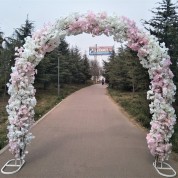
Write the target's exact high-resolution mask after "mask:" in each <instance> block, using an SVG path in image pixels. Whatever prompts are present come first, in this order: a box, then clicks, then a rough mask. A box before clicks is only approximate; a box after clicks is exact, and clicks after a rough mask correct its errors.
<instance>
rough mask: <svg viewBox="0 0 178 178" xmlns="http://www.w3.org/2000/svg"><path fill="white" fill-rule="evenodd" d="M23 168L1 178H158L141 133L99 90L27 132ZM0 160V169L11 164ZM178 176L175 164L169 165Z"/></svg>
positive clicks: (72, 99)
mask: <svg viewBox="0 0 178 178" xmlns="http://www.w3.org/2000/svg"><path fill="white" fill-rule="evenodd" d="M32 132H33V134H34V135H35V136H36V139H34V140H33V141H32V143H31V145H30V146H29V147H28V150H29V154H28V155H27V156H26V164H25V166H24V167H23V168H22V170H21V171H20V172H18V173H16V174H14V175H10V176H9V175H3V174H1V173H0V178H9V177H11V178H160V177H161V176H159V175H158V174H157V173H156V171H155V170H154V168H153V166H152V162H153V157H152V156H151V155H150V153H149V151H148V149H147V145H146V140H145V136H146V133H145V131H143V130H142V129H140V128H139V127H137V126H135V125H134V124H133V123H131V122H130V121H129V120H128V119H127V117H126V116H125V115H124V114H123V113H122V112H121V111H120V109H119V107H118V106H117V105H116V104H115V103H114V102H113V101H112V100H111V99H110V97H109V96H108V95H107V94H106V89H105V87H104V86H102V85H99V84H98V85H93V86H90V87H87V88H84V89H82V90H80V91H78V92H75V93H74V94H72V95H70V96H69V97H67V99H65V100H64V101H63V102H62V103H61V104H60V105H59V106H58V107H57V108H56V109H55V110H53V112H51V113H50V114H48V115H47V116H46V117H45V118H44V119H43V120H42V121H41V122H39V123H38V124H37V125H36V126H35V127H33V129H32ZM11 158H12V156H11V154H10V153H9V152H8V151H5V152H4V153H3V154H1V155H0V167H2V166H3V164H4V163H5V162H6V161H7V160H9V159H11ZM170 163H171V165H172V166H173V167H174V168H176V170H177V172H178V162H175V161H173V160H170Z"/></svg>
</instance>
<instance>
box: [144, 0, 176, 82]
mask: <svg viewBox="0 0 178 178" xmlns="http://www.w3.org/2000/svg"><path fill="white" fill-rule="evenodd" d="M158 4H159V6H158V7H157V8H155V10H152V11H151V12H152V13H153V14H154V17H153V18H152V19H150V20H149V21H144V24H145V28H146V29H147V30H148V31H150V33H151V34H152V35H155V36H156V37H157V38H158V40H159V42H160V43H162V42H164V43H165V45H166V47H167V48H169V51H168V52H169V55H170V56H171V61H172V65H171V69H172V71H173V73H174V75H175V76H176V78H175V80H176V81H177V80H178V75H177V74H178V73H177V69H178V67H177V62H178V61H177V59H178V14H177V12H176V10H177V6H176V4H174V3H172V2H171V0H162V2H159V3H158Z"/></svg>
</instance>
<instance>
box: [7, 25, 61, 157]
mask: <svg viewBox="0 0 178 178" xmlns="http://www.w3.org/2000/svg"><path fill="white" fill-rule="evenodd" d="M63 37H64V35H61V34H60V32H59V31H58V30H57V29H56V28H54V26H52V25H50V24H49V25H46V26H44V28H43V29H41V30H38V31H37V32H36V33H34V34H33V36H32V37H27V38H26V39H25V44H24V45H23V47H21V48H17V47H16V48H15V50H16V53H15V55H16V56H17V57H16V58H15V66H14V67H12V73H11V78H10V80H9V83H8V84H7V86H8V93H9V95H10V99H9V101H8V105H7V107H6V110H7V112H8V114H9V116H8V120H9V125H8V130H9V133H8V138H9V147H10V151H11V152H12V154H14V156H15V157H16V158H21V159H23V158H24V157H25V153H27V152H25V148H26V145H27V144H28V143H30V141H31V139H33V138H34V136H33V135H32V134H31V133H29V129H30V127H31V125H32V124H33V123H34V114H35V113H34V107H35V105H36V99H35V89H34V87H33V83H34V80H35V73H36V72H37V71H36V70H35V67H36V65H38V63H39V62H40V61H41V60H42V59H43V57H44V55H45V53H46V52H50V51H52V50H53V49H54V48H56V47H57V46H58V45H59V43H60V39H61V38H63Z"/></svg>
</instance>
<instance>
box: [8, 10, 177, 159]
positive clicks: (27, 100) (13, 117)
mask: <svg viewBox="0 0 178 178" xmlns="http://www.w3.org/2000/svg"><path fill="white" fill-rule="evenodd" d="M81 33H89V34H92V35H93V36H98V35H101V34H105V35H106V36H112V37H113V39H114V40H115V41H117V42H119V41H126V42H127V45H128V47H130V48H131V49H132V50H134V51H137V52H138V57H139V60H140V63H141V64H142V66H143V67H144V68H147V69H148V73H149V77H150V79H151V83H150V86H149V91H148V92H147V99H149V100H151V104H150V105H149V106H150V113H151V114H152V121H151V130H150V132H149V134H148V135H147V137H146V139H147V143H148V148H149V149H150V152H151V154H152V155H153V156H154V157H155V158H156V160H158V161H159V162H163V161H164V160H166V159H168V157H169V154H170V153H171V147H172V144H171V143H170V138H171V136H172V134H173V132H174V129H173V126H174V124H175V123H176V115H175V112H174V109H173V107H172V102H173V101H174V95H175V91H176V86H175V85H174V83H173V80H172V79H173V73H172V72H171V70H170V68H169V66H170V64H171V61H170V57H169V55H168V53H167V52H168V49H167V48H166V47H165V45H164V43H162V44H159V42H158V40H157V38H156V37H154V36H152V35H150V34H146V33H145V32H142V31H141V30H139V29H138V28H137V27H136V25H135V23H134V22H133V21H131V20H129V19H128V18H126V17H117V16H114V17H111V16H107V14H106V13H99V14H94V13H92V12H90V13H88V14H84V15H79V14H73V15H70V16H68V17H66V18H61V19H59V20H57V21H56V23H54V24H53V25H51V24H49V25H46V26H45V27H44V28H42V29H41V30H37V31H36V32H35V33H34V34H33V36H32V37H27V38H26V39H25V44H24V45H23V47H21V48H16V49H15V50H16V56H17V57H16V59H15V60H16V62H15V66H14V67H12V73H11V79H10V82H9V83H8V87H9V89H8V93H9V95H10V99H9V102H8V105H7V112H8V114H9V116H8V120H9V126H8V130H9V133H8V138H9V147H10V152H11V153H12V154H13V155H14V156H15V158H16V159H24V157H25V154H26V153H27V152H26V151H25V148H26V145H27V144H28V143H30V141H31V139H32V138H33V135H32V134H31V133H29V129H30V127H31V125H32V124H33V122H34V119H33V118H34V106H35V105H36V99H35V89H34V87H33V83H34V80H35V73H36V69H35V67H36V66H37V65H38V63H39V62H40V61H41V60H42V59H43V57H44V55H45V54H46V53H47V52H50V51H52V50H54V49H55V48H56V47H57V46H58V45H59V44H60V39H62V38H64V37H65V36H69V35H78V34H81Z"/></svg>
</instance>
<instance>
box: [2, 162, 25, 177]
mask: <svg viewBox="0 0 178 178" xmlns="http://www.w3.org/2000/svg"><path fill="white" fill-rule="evenodd" d="M24 163H25V160H22V159H11V160H9V161H8V162H7V163H6V164H5V165H4V166H3V167H2V169H1V172H2V173H3V174H14V173H16V172H18V171H19V170H20V169H21V168H22V166H23V165H24ZM8 168H9V169H11V170H8ZM5 169H7V171H5Z"/></svg>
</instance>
